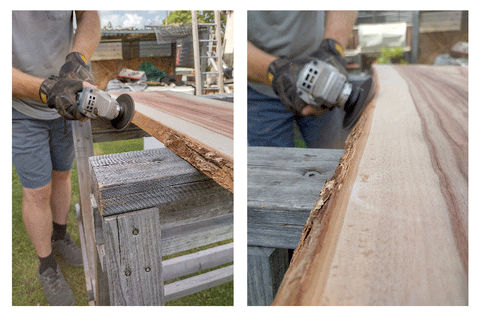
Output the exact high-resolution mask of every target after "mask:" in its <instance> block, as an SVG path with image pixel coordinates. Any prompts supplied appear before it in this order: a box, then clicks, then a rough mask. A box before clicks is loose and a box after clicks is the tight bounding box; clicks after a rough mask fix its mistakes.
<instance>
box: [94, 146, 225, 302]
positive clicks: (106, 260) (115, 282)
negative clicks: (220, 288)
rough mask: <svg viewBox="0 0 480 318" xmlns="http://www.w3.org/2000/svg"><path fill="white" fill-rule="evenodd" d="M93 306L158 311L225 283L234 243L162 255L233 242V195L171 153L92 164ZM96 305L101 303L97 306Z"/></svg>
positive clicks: (139, 154) (153, 151)
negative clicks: (95, 256)
mask: <svg viewBox="0 0 480 318" xmlns="http://www.w3.org/2000/svg"><path fill="white" fill-rule="evenodd" d="M90 167H91V171H92V188H93V198H92V206H93V211H94V219H95V230H96V231H95V241H96V246H97V250H98V251H99V261H100V263H101V266H100V267H97V273H98V276H103V277H104V280H103V281H106V283H103V284H100V285H99V286H98V293H99V294H98V295H99V304H100V303H102V304H110V305H163V304H164V303H165V302H166V301H169V300H173V299H177V298H180V297H183V296H186V295H190V294H193V293H195V292H198V291H201V290H203V289H206V288H210V287H213V286H217V285H220V284H223V283H225V282H227V281H229V280H232V278H233V265H230V266H227V267H222V268H220V269H216V270H213V271H211V272H207V273H204V274H201V275H197V276H194V277H192V278H188V279H184V280H181V281H176V282H174V283H170V284H167V285H164V282H165V281H168V280H171V279H174V278H178V277H182V276H185V275H189V274H193V273H196V272H198V271H200V270H203V269H209V268H212V267H216V266H219V265H224V264H226V263H230V262H232V261H233V243H231V244H226V245H221V246H218V247H214V248H210V249H208V250H205V251H202V252H199V253H192V254H189V255H184V256H181V257H177V258H173V259H169V260H167V261H162V257H163V256H167V255H172V254H175V253H178V252H183V251H186V250H190V249H193V248H196V247H200V246H205V245H208V244H211V243H217V242H220V241H224V240H227V239H230V238H232V237H233V195H232V193H231V192H229V191H228V190H226V189H224V188H222V187H221V186H220V185H218V184H217V183H216V182H215V181H213V180H212V179H210V178H209V177H207V176H206V175H204V174H203V173H201V172H199V171H198V170H197V169H196V168H194V167H193V166H191V165H190V164H189V163H188V162H186V161H185V160H183V159H182V158H180V157H178V156H177V155H176V154H174V153H173V152H172V151H171V150H170V149H167V148H160V149H151V150H143V151H134V152H127V153H120V154H113V155H104V156H96V157H91V158H90ZM100 299H102V301H100Z"/></svg>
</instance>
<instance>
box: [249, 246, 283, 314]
mask: <svg viewBox="0 0 480 318" xmlns="http://www.w3.org/2000/svg"><path fill="white" fill-rule="evenodd" d="M288 261H289V257H288V250H286V249H279V248H270V247H259V246H249V247H248V272H247V286H248V303H247V304H248V305H249V306H269V305H270V304H271V303H272V301H273V298H274V297H275V294H276V292H277V290H278V287H279V286H280V283H281V281H282V278H283V275H284V274H285V271H286V270H287V268H288Z"/></svg>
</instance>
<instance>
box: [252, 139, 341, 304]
mask: <svg viewBox="0 0 480 318" xmlns="http://www.w3.org/2000/svg"><path fill="white" fill-rule="evenodd" d="M343 152H344V150H337V149H302V148H271V147H268V148H267V147H249V148H248V194H247V196H248V226H247V230H248V272H247V277H248V305H250V306H268V305H270V304H271V303H272V301H273V299H274V297H275V294H276V292H277V290H278V287H279V286H280V283H281V281H282V279H283V275H284V274H285V272H286V270H287V268H288V263H289V252H288V250H289V249H290V250H291V249H295V248H296V247H297V245H298V242H299V240H300V236H301V234H302V229H303V226H304V225H305V222H306V220H307V218H308V215H309V213H310V211H311V209H312V208H313V206H314V204H315V201H316V199H317V198H318V195H319V194H320V191H321V189H322V187H323V185H324V183H325V181H326V180H327V179H328V178H330V177H332V175H333V173H334V171H335V169H336V167H337V166H338V162H339V160H340V158H341V157H342V155H343Z"/></svg>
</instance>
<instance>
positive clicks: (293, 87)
mask: <svg viewBox="0 0 480 318" xmlns="http://www.w3.org/2000/svg"><path fill="white" fill-rule="evenodd" d="M315 59H319V60H323V61H325V62H327V63H330V64H332V65H333V66H334V67H336V68H337V69H338V70H340V72H341V73H343V74H345V75H347V70H346V67H345V66H346V61H345V59H344V58H343V50H342V48H341V46H340V45H339V44H338V43H337V42H335V41H334V40H332V39H325V40H323V41H322V43H321V44H320V48H319V49H318V50H317V51H315V52H314V53H313V54H311V55H310V56H308V57H306V58H301V59H293V60H289V59H282V58H281V59H277V60H275V61H273V62H272V63H271V64H270V66H269V67H268V78H269V80H270V82H271V83H272V87H273V90H274V91H275V93H276V94H277V96H278V97H279V98H280V100H281V101H282V103H283V104H284V105H285V107H286V108H287V109H288V110H289V111H291V112H292V113H294V114H296V115H301V111H302V109H303V108H304V107H305V106H307V104H306V103H305V102H304V101H303V100H302V99H301V98H300V96H299V95H298V92H297V77H298V73H299V72H300V71H301V70H302V69H303V68H304V67H305V65H306V64H308V63H309V62H311V61H313V60H315ZM322 108H323V109H327V108H328V107H327V106H324V105H322ZM322 112H323V111H319V112H318V114H320V113H322Z"/></svg>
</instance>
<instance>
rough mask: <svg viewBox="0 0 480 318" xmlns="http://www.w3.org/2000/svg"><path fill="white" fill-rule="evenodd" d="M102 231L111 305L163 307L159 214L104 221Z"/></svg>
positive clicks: (147, 213) (153, 213)
mask: <svg viewBox="0 0 480 318" xmlns="http://www.w3.org/2000/svg"><path fill="white" fill-rule="evenodd" d="M103 229H104V235H105V252H106V254H107V255H106V258H105V260H106V263H107V269H108V270H107V272H108V282H109V289H110V303H111V305H112V306H158V305H163V304H164V290H163V269H162V262H161V261H160V260H161V258H162V240H161V239H162V235H161V230H160V219H159V215H158V213H156V211H152V210H143V211H138V212H135V213H128V215H119V216H116V217H111V218H107V219H105V223H104V226H103Z"/></svg>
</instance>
